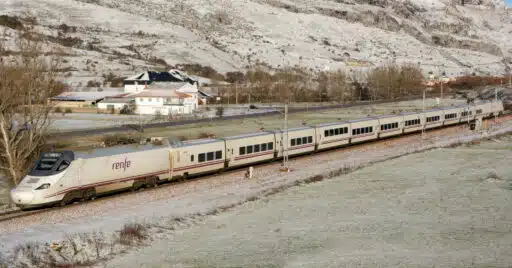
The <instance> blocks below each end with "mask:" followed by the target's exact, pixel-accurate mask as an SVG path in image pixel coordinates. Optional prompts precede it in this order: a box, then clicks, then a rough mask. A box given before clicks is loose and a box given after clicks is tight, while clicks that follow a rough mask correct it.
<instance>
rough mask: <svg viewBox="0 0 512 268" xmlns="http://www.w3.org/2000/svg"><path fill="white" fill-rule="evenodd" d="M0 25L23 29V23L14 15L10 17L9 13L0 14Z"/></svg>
mask: <svg viewBox="0 0 512 268" xmlns="http://www.w3.org/2000/svg"><path fill="white" fill-rule="evenodd" d="M0 25H2V26H5V27H8V28H11V29H14V30H17V29H23V28H24V26H23V23H22V22H21V21H20V19H19V18H18V17H16V16H14V17H12V16H9V15H1V16H0Z"/></svg>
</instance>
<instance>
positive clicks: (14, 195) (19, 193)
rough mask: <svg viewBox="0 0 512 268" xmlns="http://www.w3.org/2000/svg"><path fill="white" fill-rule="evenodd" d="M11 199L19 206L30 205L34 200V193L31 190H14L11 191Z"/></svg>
mask: <svg viewBox="0 0 512 268" xmlns="http://www.w3.org/2000/svg"><path fill="white" fill-rule="evenodd" d="M11 199H12V201H13V202H14V203H15V204H18V205H26V204H30V203H31V202H32V200H34V193H32V191H31V190H21V189H13V190H12V191H11Z"/></svg>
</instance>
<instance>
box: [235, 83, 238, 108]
mask: <svg viewBox="0 0 512 268" xmlns="http://www.w3.org/2000/svg"><path fill="white" fill-rule="evenodd" d="M235 104H236V105H237V106H238V84H236V83H235Z"/></svg>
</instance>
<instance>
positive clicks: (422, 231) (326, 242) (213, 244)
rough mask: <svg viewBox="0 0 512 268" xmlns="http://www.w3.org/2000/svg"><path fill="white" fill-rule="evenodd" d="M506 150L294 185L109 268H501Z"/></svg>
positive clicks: (395, 163) (497, 144)
mask: <svg viewBox="0 0 512 268" xmlns="http://www.w3.org/2000/svg"><path fill="white" fill-rule="evenodd" d="M511 149H512V136H510V135H509V136H507V137H505V138H501V139H499V140H497V141H489V142H484V143H482V144H480V145H474V146H461V147H457V148H445V149H437V150H433V151H428V152H425V153H419V154H413V155H408V156H404V157H401V158H397V159H394V160H390V161H386V162H383V163H380V164H377V165H374V166H371V167H367V168H364V169H361V170H359V171H356V172H353V173H350V174H347V175H344V176H341V177H338V178H335V179H333V180H328V181H323V182H320V183H315V184H309V185H305V186H302V187H295V188H292V189H290V190H287V191H285V192H283V193H280V194H277V195H275V196H271V197H268V198H265V199H261V200H258V201H255V202H250V203H246V204H245V205H243V206H241V207H239V208H237V209H234V210H233V211H231V212H229V213H225V214H220V215H217V216H212V217H210V218H208V219H207V220H206V221H205V222H204V223H201V224H200V225H197V226H195V227H192V228H190V229H187V230H182V231H178V232H176V233H175V234H173V235H172V236H170V237H168V238H167V239H165V240H157V241H155V242H154V243H153V244H152V245H151V246H149V247H146V248H143V249H141V250H138V251H134V252H131V253H129V254H126V255H122V256H120V257H118V258H117V259H115V260H113V261H111V262H110V263H109V264H108V265H106V267H128V266H133V267H135V266H136V267H162V266H165V267H228V266H229V267H347V266H350V267H352V266H363V267H382V266H386V267H406V266H407V267H433V266H435V267H491V266H492V267H505V266H507V265H509V264H510V263H512V255H510V252H511V250H512V229H511V228H512V203H511V201H512V200H511V193H512V192H511V190H512V188H511V185H512V177H511V174H512V167H511V166H510V161H511V159H512V150H511Z"/></svg>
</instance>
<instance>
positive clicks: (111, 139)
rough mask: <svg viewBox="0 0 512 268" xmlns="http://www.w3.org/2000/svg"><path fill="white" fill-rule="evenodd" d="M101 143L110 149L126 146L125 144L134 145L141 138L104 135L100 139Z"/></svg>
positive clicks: (123, 135)
mask: <svg viewBox="0 0 512 268" xmlns="http://www.w3.org/2000/svg"><path fill="white" fill-rule="evenodd" d="M102 141H103V143H104V144H105V146H107V147H112V146H116V145H126V144H135V143H139V142H140V141H141V137H139V136H136V135H127V134H114V135H105V136H104V137H103V139H102Z"/></svg>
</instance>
